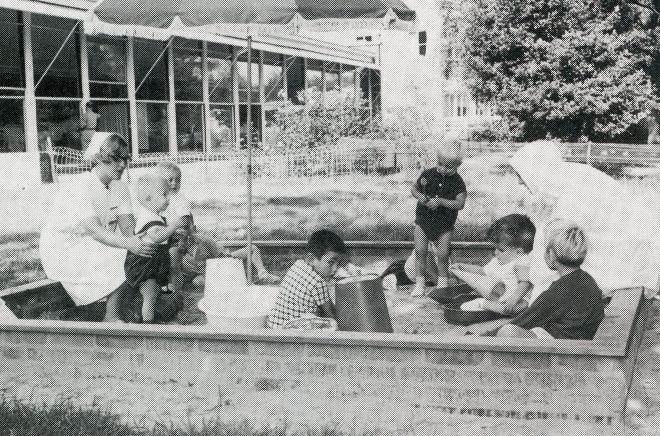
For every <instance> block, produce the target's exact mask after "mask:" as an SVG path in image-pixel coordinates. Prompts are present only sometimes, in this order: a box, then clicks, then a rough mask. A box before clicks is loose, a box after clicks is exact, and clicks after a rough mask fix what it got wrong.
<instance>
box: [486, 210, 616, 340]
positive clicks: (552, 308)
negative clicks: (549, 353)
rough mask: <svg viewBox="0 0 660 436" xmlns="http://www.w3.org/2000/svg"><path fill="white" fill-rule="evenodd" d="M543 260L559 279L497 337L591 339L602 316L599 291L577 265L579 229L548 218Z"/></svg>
mask: <svg viewBox="0 0 660 436" xmlns="http://www.w3.org/2000/svg"><path fill="white" fill-rule="evenodd" d="M545 239H546V250H545V262H546V264H547V265H548V267H549V268H550V269H552V270H555V271H557V273H558V274H559V279H557V280H556V281H554V282H552V284H551V285H550V287H549V288H548V289H547V290H546V291H544V292H542V293H541V294H540V295H539V296H538V298H537V299H536V300H534V301H533V302H532V304H531V305H530V306H529V307H528V308H527V309H525V311H524V312H522V313H521V314H520V315H518V316H517V317H515V318H514V319H513V320H512V321H511V322H510V323H509V324H505V325H504V326H502V327H501V328H500V329H499V330H498V331H497V336H505V337H523V338H539V339H553V338H554V339H588V340H591V339H593V337H594V335H595V334H596V330H597V329H598V326H599V325H600V322H601V321H602V320H603V318H604V316H605V309H604V304H603V294H602V292H601V290H600V288H599V287H598V285H597V284H596V281H595V280H594V278H593V277H591V275H589V273H587V272H586V271H584V270H582V269H581V268H580V265H581V264H582V262H583V261H584V258H585V256H586V254H587V242H586V237H585V234H584V232H583V230H582V229H581V228H580V227H578V226H577V225H575V224H573V223H571V222H569V221H566V220H561V219H559V220H554V221H551V222H550V223H549V224H548V226H547V227H546V231H545Z"/></svg>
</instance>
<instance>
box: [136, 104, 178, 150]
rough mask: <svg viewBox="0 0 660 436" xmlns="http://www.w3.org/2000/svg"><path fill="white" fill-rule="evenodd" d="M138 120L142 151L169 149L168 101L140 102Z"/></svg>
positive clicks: (139, 141)
mask: <svg viewBox="0 0 660 436" xmlns="http://www.w3.org/2000/svg"><path fill="white" fill-rule="evenodd" d="M137 122H138V149H139V151H140V153H156V152H166V151H169V149H170V147H169V144H168V138H169V134H168V126H167V104H166V103H141V102H138V103H137Z"/></svg>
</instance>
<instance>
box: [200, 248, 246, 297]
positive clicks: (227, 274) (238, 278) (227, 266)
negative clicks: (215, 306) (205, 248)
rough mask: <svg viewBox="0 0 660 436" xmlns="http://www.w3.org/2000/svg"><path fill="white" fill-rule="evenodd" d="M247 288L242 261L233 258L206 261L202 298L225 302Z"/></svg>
mask: <svg viewBox="0 0 660 436" xmlns="http://www.w3.org/2000/svg"><path fill="white" fill-rule="evenodd" d="M246 286H247V279H246V277H245V270H244V268H243V261H242V260H241V259H237V258H234V257H221V258H218V259H207V260H206V274H205V280H204V296H205V297H206V298H209V299H210V300H211V301H215V300H226V299H227V298H230V296H231V295H232V294H235V293H237V292H242V290H243V289H244V288H245V287H246Z"/></svg>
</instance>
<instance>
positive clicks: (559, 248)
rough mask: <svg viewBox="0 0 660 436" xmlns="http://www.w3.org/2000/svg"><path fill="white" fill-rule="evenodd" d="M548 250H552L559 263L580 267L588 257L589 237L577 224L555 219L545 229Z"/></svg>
mask: <svg viewBox="0 0 660 436" xmlns="http://www.w3.org/2000/svg"><path fill="white" fill-rule="evenodd" d="M545 243H546V250H552V252H553V253H554V255H555V257H556V258H557V262H559V263H561V264H562V265H566V266H570V267H579V266H580V265H582V262H584V258H585V257H586V256H587V237H586V235H585V234H584V231H583V230H582V229H581V228H580V227H579V226H578V225H577V224H575V223H573V222H571V221H568V220H564V219H555V220H552V221H550V222H549V223H548V225H547V226H546V228H545Z"/></svg>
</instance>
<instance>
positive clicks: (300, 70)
mask: <svg viewBox="0 0 660 436" xmlns="http://www.w3.org/2000/svg"><path fill="white" fill-rule="evenodd" d="M284 62H285V67H286V86H287V96H288V98H289V100H291V102H292V103H293V104H302V103H303V100H302V99H301V97H302V95H301V91H304V90H305V63H304V60H303V59H302V58H296V57H286V58H285V61H284Z"/></svg>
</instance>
